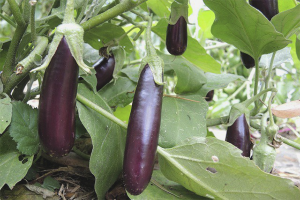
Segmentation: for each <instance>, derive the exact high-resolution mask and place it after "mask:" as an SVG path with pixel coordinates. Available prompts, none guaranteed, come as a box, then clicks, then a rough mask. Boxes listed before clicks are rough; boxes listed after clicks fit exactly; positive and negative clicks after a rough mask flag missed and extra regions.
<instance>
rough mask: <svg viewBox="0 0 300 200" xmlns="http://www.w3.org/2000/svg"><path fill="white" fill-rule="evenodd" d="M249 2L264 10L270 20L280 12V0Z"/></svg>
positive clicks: (251, 0)
mask: <svg viewBox="0 0 300 200" xmlns="http://www.w3.org/2000/svg"><path fill="white" fill-rule="evenodd" d="M249 4H250V5H251V6H253V7H254V8H256V9H257V10H259V11H260V12H262V14H264V16H266V18H268V20H271V19H272V17H274V16H275V15H277V14H278V0H249Z"/></svg>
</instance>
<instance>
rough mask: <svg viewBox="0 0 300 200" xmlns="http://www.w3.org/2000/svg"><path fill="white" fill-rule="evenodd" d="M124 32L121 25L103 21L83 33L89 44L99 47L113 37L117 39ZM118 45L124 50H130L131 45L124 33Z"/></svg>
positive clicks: (131, 49)
mask: <svg viewBox="0 0 300 200" xmlns="http://www.w3.org/2000/svg"><path fill="white" fill-rule="evenodd" d="M124 34H125V31H124V29H123V28H122V27H120V26H117V25H114V24H110V23H104V24H101V25H100V26H97V27H95V28H93V29H91V30H89V31H86V32H85V33H84V41H85V42H86V43H88V44H89V45H91V46H92V47H93V48H94V49H100V48H101V47H103V44H105V43H108V42H110V41H111V40H113V39H117V38H119V37H121V36H122V35H124ZM99 39H100V41H99ZM119 45H120V46H122V47H124V49H125V51H127V52H129V53H130V52H132V51H133V45H132V43H131V41H130V39H129V38H128V36H127V35H126V36H125V37H124V38H123V39H122V40H121V41H120V43H119Z"/></svg>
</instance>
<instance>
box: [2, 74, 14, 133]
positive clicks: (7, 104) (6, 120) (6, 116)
mask: <svg viewBox="0 0 300 200" xmlns="http://www.w3.org/2000/svg"><path fill="white" fill-rule="evenodd" d="M1 86H2V82H1V80H0V90H1ZM2 87H3V86H2ZM4 95H5V98H4V99H0V110H1V112H0V135H1V134H2V133H3V132H4V131H5V129H6V128H7V127H8V126H9V124H10V122H11V116H12V105H11V99H10V98H9V96H7V95H6V94H4Z"/></svg>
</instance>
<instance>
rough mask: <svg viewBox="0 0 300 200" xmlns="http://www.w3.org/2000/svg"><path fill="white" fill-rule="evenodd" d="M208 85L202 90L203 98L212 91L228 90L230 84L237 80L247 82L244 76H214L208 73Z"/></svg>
mask: <svg viewBox="0 0 300 200" xmlns="http://www.w3.org/2000/svg"><path fill="white" fill-rule="evenodd" d="M205 75H206V79H207V83H206V84H205V85H203V87H202V88H201V90H200V94H201V95H202V96H206V94H207V93H208V92H209V91H210V90H214V89H222V88H226V87H227V86H228V84H229V83H231V82H233V81H235V80H238V79H240V80H242V81H245V80H246V79H245V78H244V77H243V76H239V75H235V74H213V73H209V72H208V73H206V74H205Z"/></svg>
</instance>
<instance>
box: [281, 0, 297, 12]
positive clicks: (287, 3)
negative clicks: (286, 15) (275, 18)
mask: <svg viewBox="0 0 300 200" xmlns="http://www.w3.org/2000/svg"><path fill="white" fill-rule="evenodd" d="M295 6H296V5H295V0H278V8H279V12H283V11H285V10H288V9H291V8H293V7H295Z"/></svg>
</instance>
